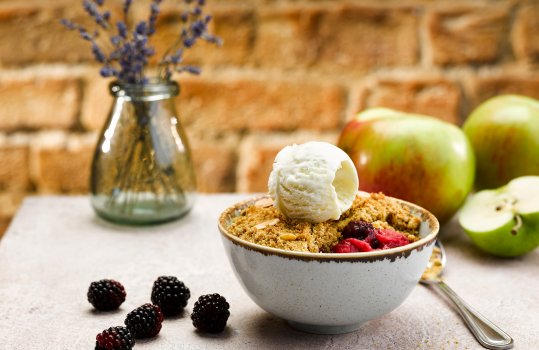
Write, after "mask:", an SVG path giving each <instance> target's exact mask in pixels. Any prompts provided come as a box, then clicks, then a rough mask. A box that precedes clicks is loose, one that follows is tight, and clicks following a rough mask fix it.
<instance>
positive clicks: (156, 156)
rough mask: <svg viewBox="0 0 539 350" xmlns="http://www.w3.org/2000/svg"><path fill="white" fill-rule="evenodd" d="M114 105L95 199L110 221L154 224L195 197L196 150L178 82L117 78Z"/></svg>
mask: <svg viewBox="0 0 539 350" xmlns="http://www.w3.org/2000/svg"><path fill="white" fill-rule="evenodd" d="M110 92H111V94H112V95H113V97H114V102H113V105H112V109H111V111H110V113H109V116H108V119H107V122H106V123H105V126H104V128H103V131H102V132H101V135H100V138H99V141H98V143H97V147H96V150H95V153H94V157H93V162H92V169H91V177H90V190H91V203H92V206H93V208H94V210H95V211H96V213H97V214H98V215H99V216H100V217H102V218H104V219H107V220H109V221H113V222H117V223H125V224H153V223H159V222H164V221H169V220H172V219H175V218H179V217H181V216H182V215H184V214H186V213H187V212H188V211H189V210H190V209H191V207H192V206H193V203H194V198H195V194H196V182H195V173H194V169H193V164H192V160H191V152H190V148H189V144H188V141H187V138H186V135H185V133H184V131H183V128H182V126H181V123H180V120H179V117H178V115H177V113H176V108H175V105H174V98H175V97H176V96H177V95H178V92H179V86H178V84H177V83H175V82H150V83H145V84H134V85H125V84H119V83H112V84H111V85H110Z"/></svg>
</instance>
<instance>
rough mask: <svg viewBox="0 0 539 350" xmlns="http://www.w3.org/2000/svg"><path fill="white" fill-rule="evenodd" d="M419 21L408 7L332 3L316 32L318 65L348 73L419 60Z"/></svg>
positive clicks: (331, 70)
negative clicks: (333, 4)
mask: <svg viewBox="0 0 539 350" xmlns="http://www.w3.org/2000/svg"><path fill="white" fill-rule="evenodd" d="M418 22H419V21H418V17H417V15H416V14H415V12H414V9H413V8H408V7H398V6H397V7H390V6H367V5H339V6H332V7H331V10H330V11H328V12H327V13H326V14H325V15H324V16H323V17H322V18H321V19H320V27H319V31H318V33H317V36H316V40H318V41H319V42H320V51H319V60H320V66H321V68H322V69H324V70H327V71H329V72H333V71H341V72H345V73H348V72H353V71H359V72H361V71H365V70H367V69H371V68H375V67H385V66H390V67H394V66H410V65H413V64H415V63H417V62H418V52H419V42H418Z"/></svg>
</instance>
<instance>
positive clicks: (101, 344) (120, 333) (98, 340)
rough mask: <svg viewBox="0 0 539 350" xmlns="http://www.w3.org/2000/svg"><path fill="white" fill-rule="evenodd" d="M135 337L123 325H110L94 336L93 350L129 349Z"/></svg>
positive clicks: (133, 343)
mask: <svg viewBox="0 0 539 350" xmlns="http://www.w3.org/2000/svg"><path fill="white" fill-rule="evenodd" d="M133 346H135V337H133V335H132V334H131V332H129V329H127V328H125V327H110V328H108V329H105V330H104V331H103V332H101V333H99V334H98V335H97V336H96V337H95V350H131V349H133Z"/></svg>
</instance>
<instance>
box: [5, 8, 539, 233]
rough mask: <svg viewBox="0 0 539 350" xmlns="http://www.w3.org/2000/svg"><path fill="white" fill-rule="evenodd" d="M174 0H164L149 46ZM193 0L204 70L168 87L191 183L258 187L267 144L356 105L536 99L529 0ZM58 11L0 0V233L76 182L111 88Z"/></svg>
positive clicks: (317, 132)
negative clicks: (38, 199)
mask: <svg viewBox="0 0 539 350" xmlns="http://www.w3.org/2000/svg"><path fill="white" fill-rule="evenodd" d="M107 1H109V2H111V1H115V0H107ZM116 2H117V3H118V0H116ZM140 2H141V1H137V3H139V4H140ZM177 2H178V1H177V0H168V1H165V2H164V4H165V6H164V7H165V8H164V9H163V17H162V18H161V20H160V22H159V24H158V25H159V26H160V29H159V34H158V35H157V36H156V37H155V42H154V44H155V46H156V47H157V49H158V50H162V48H164V47H165V46H166V43H167V42H169V41H170V40H171V38H173V37H174V35H175V33H176V31H177V29H176V27H175V21H177V20H178V18H179V17H178V16H179V15H178V10H177V7H175V6H173V5H174V3H177ZM208 3H209V6H208V7H209V10H210V11H211V12H212V14H213V15H214V22H213V25H212V28H213V31H214V32H215V33H216V34H218V35H219V36H221V37H222V38H223V39H224V46H223V47H222V48H220V49H214V48H213V47H210V46H209V45H206V46H204V45H203V46H201V47H199V48H198V49H196V50H193V51H192V52H190V53H188V55H187V58H188V60H189V61H191V62H193V63H197V64H200V65H202V67H203V69H204V71H203V75H202V76H200V77H187V76H184V77H181V78H180V79H179V80H180V83H181V87H182V93H181V96H180V97H179V98H178V99H177V102H178V109H179V112H180V114H181V116H182V122H183V123H184V126H185V128H186V131H187V133H188V135H189V137H190V140H191V143H192V146H193V152H194V158H195V160H196V170H197V175H198V181H199V187H200V191H202V192H219V191H265V188H266V178H267V174H268V172H269V170H270V168H271V164H272V161H273V157H274V155H275V153H276V152H277V151H278V150H279V149H280V148H281V147H283V146H284V145H286V144H290V143H293V142H303V141H306V140H311V139H321V140H327V141H330V142H335V141H336V138H337V136H338V134H339V131H340V129H341V127H342V126H343V124H344V123H345V121H346V120H347V118H350V116H351V115H353V114H354V113H355V112H357V111H359V110H361V109H363V108H366V107H370V106H387V107H393V108H398V109H401V110H406V111H416V112H421V113H426V114H430V115H433V116H436V117H439V118H441V119H444V120H448V121H450V122H453V123H456V124H460V123H462V121H463V120H464V119H465V118H466V116H467V115H468V114H469V112H470V111H471V109H472V108H473V107H474V106H476V105H477V104H478V103H480V102H481V101H483V100H485V99H486V98H488V97H490V96H493V95H496V94H501V93H509V92H513V93H520V94H524V95H529V96H533V97H537V98H539V71H538V70H537V63H539V1H524V0H521V1H519V0H510V1H509V0H508V1H504V0H497V1H496V0H491V1H487V0H483V1H479V0H477V1H475V0H469V1H466V0H439V1H435V0H430V1H429V0H384V1H374V0H372V1H360V0H356V1H352V0H349V1H338V0H334V1H329V0H328V1H324V0H310V1H309V0H289V1H286V0H281V1H277V0H275V1H272V0H213V1H212V0H209V1H208ZM167 4H168V5H167ZM144 9H145V7H144V8H142V7H140V8H137V11H139V12H140V13H142V11H143V10H144ZM61 17H69V18H79V19H81V18H83V15H82V11H81V9H80V6H79V1H71V0H0V232H1V231H2V230H3V229H4V228H5V227H6V225H7V223H8V222H9V220H10V218H11V216H12V215H13V213H14V212H15V210H16V209H17V207H18V205H19V204H20V202H21V199H22V198H23V197H24V196H25V195H26V194H51V193H86V192H87V190H88V184H87V182H88V181H87V179H88V174H89V163H90V159H91V155H92V151H93V147H94V143H95V142H96V137H97V133H98V132H99V129H100V127H101V125H102V124H103V122H104V119H105V117H106V114H107V112H108V108H109V105H110V101H111V98H110V97H109V96H108V92H107V82H106V81H105V80H103V79H102V78H100V77H98V74H97V70H98V67H97V66H96V65H94V63H93V62H92V60H91V54H90V51H89V48H88V47H87V46H86V45H85V44H86V43H85V42H82V41H81V40H80V39H79V38H78V37H77V36H76V35H75V34H74V33H72V32H67V31H66V30H64V29H63V28H62V27H61V26H60V25H59V23H58V19H59V18H61Z"/></svg>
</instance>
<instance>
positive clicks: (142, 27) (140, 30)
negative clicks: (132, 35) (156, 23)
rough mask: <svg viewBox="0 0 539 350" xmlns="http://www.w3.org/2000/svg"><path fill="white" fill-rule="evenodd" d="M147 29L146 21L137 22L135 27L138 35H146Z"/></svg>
mask: <svg viewBox="0 0 539 350" xmlns="http://www.w3.org/2000/svg"><path fill="white" fill-rule="evenodd" d="M146 31H147V28H146V22H144V21H142V22H139V23H138V24H137V26H136V27H135V32H136V33H137V34H138V35H146Z"/></svg>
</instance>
